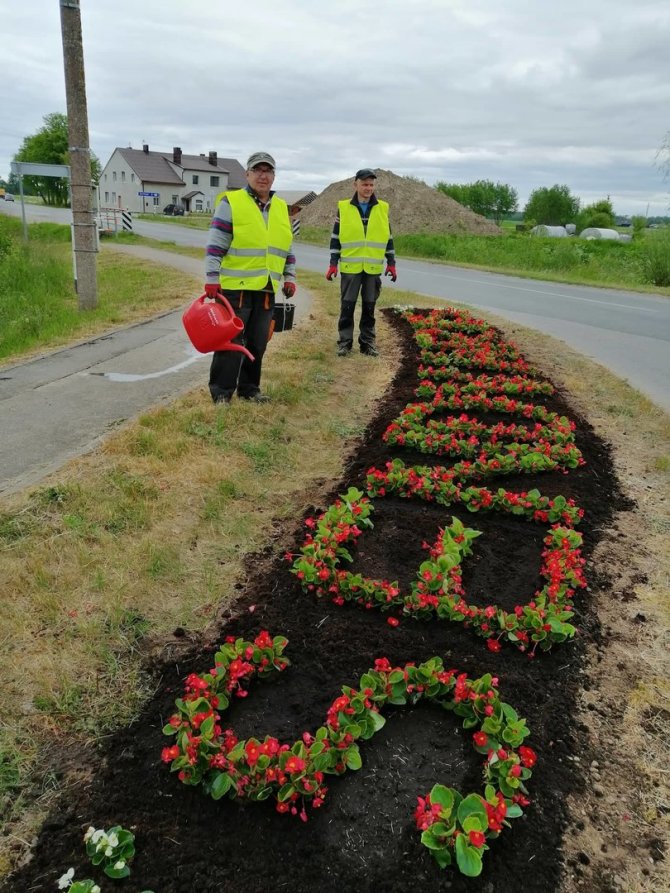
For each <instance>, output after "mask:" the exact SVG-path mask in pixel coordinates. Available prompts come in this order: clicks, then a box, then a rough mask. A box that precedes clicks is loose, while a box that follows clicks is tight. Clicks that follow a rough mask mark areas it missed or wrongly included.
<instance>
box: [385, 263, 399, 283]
mask: <svg viewBox="0 0 670 893" xmlns="http://www.w3.org/2000/svg"><path fill="white" fill-rule="evenodd" d="M384 276H390V277H391V282H395V281H396V279H397V278H398V274H397V273H396V270H395V264H388V265H387V267H386V272H385V273H384Z"/></svg>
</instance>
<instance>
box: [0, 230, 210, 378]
mask: <svg viewBox="0 0 670 893" xmlns="http://www.w3.org/2000/svg"><path fill="white" fill-rule="evenodd" d="M3 246H4V248H3ZM0 262H1V263H2V276H0V361H2V360H5V361H6V360H8V359H10V358H12V359H15V358H17V357H21V356H23V357H25V356H27V355H29V354H32V353H36V352H42V351H43V350H45V349H49V348H54V347H58V346H60V345H63V344H69V343H72V341H73V340H81V339H85V338H88V337H90V336H91V335H94V334H100V333H101V332H103V331H105V330H106V329H110V328H115V327H119V326H123V325H129V324H131V323H133V322H138V321H140V320H143V319H146V318H147V317H149V316H152V315H153V314H155V313H159V312H161V311H163V310H168V309H172V308H175V307H179V306H181V305H182V304H184V303H185V301H186V300H187V298H188V296H189V295H195V294H196V293H197V291H198V285H197V283H196V281H195V280H194V279H193V277H190V276H187V275H185V274H184V273H180V272H179V271H177V270H174V269H171V268H162V267H159V266H156V265H149V264H147V263H146V262H145V261H139V260H138V261H134V260H130V259H128V258H124V257H119V256H118V255H114V254H113V253H112V252H102V253H100V254H99V255H98V259H97V273H98V306H97V307H96V308H95V309H94V310H87V311H85V312H82V311H80V310H79V309H78V306H77V296H76V294H75V291H74V287H73V279H72V249H71V245H70V230H69V227H66V226H61V225H59V224H32V225H31V227H30V241H29V242H28V244H27V245H24V244H22V243H21V241H20V221H17V220H14V219H13V218H8V217H4V216H3V217H0Z"/></svg>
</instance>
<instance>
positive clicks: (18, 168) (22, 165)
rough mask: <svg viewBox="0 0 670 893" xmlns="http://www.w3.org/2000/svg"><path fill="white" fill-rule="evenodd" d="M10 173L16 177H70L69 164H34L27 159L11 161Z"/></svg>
mask: <svg viewBox="0 0 670 893" xmlns="http://www.w3.org/2000/svg"><path fill="white" fill-rule="evenodd" d="M10 167H11V169H12V173H13V174H16V175H17V176H18V177H23V176H32V177H67V178H68V179H69V177H70V165H69V164H34V163H31V162H28V161H12V162H11V163H10Z"/></svg>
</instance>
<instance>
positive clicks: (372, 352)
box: [361, 344, 379, 357]
mask: <svg viewBox="0 0 670 893" xmlns="http://www.w3.org/2000/svg"><path fill="white" fill-rule="evenodd" d="M361 353H362V354H365V356H366V357H378V356H379V351H378V350H377V348H376V347H375V346H374V345H373V344H364V345H362V346H361Z"/></svg>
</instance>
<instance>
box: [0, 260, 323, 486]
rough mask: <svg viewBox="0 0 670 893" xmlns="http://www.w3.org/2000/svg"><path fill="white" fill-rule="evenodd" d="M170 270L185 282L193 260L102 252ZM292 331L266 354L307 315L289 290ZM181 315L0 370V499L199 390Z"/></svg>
mask: <svg viewBox="0 0 670 893" xmlns="http://www.w3.org/2000/svg"><path fill="white" fill-rule="evenodd" d="M106 250H120V251H123V253H126V254H130V255H133V256H135V257H142V258H146V259H147V260H152V261H155V262H156V263H161V264H163V265H166V264H168V265H170V266H173V267H176V268H177V269H180V270H183V271H184V272H186V273H190V274H192V275H193V276H194V277H196V278H195V280H194V281H195V283H196V284H195V287H194V294H193V295H192V296H189V295H185V296H184V299H185V302H186V304H185V306H188V301H189V299H190V298H191V297H193V298H194V297H196V296H197V294H198V293H199V291H200V289H199V288H198V285H197V283H198V281H199V279H200V277H201V273H202V263H201V262H200V261H198V260H195V259H194V258H190V257H183V256H182V255H179V254H167V253H166V252H163V251H156V250H154V249H152V248H147V247H145V246H141V245H137V246H136V245H124V246H116V248H115V247H114V246H110V247H109V249H106ZM295 304H296V310H295V324H294V328H293V331H290V332H286V333H282V334H278V335H276V336H275V337H274V338H273V339H272V341H271V342H270V346H269V351H270V352H272V351H273V350H276V349H278V346H279V349H281V347H280V346H281V344H282V343H283V339H288V338H292V337H296V329H299V327H300V325H301V324H302V322H303V320H304V319H305V318H306V316H307V315H308V313H309V308H310V300H309V293H308V292H306V291H305V290H304V289H301V288H299V289H298V293H297V298H296V302H295ZM181 315H182V310H181V309H180V310H175V311H172V312H169V313H164V314H161V315H159V316H157V317H154V318H153V319H150V320H148V321H147V322H144V323H140V324H138V325H133V326H128V327H126V328H123V329H115V330H114V331H112V332H109V333H107V334H104V335H100V336H98V337H96V338H92V339H90V340H88V341H84V342H81V343H79V344H74V345H71V346H70V347H67V348H64V349H62V350H56V351H52V352H50V353H48V354H46V355H44V356H41V357H36V358H34V359H32V360H28V361H26V362H23V363H17V364H14V365H9V366H0V496H2V495H3V494H9V493H12V492H15V491H17V490H20V489H23V488H24V487H27V486H30V485H33V484H35V483H37V482H38V481H40V480H41V479H42V478H43V477H45V476H46V475H47V474H50V473H51V472H53V471H56V470H57V469H58V468H60V467H61V466H62V465H63V464H64V463H65V462H67V461H68V459H71V458H74V457H76V456H80V455H82V454H83V453H86V452H88V451H90V450H92V449H94V448H95V447H96V446H97V445H98V444H99V443H100V442H101V440H102V439H103V438H104V437H105V435H107V434H108V433H109V432H110V431H112V430H114V429H116V428H117V427H118V426H119V425H121V424H122V423H124V422H125V421H127V420H128V419H131V418H133V417H135V416H137V415H139V414H140V413H141V412H143V411H145V410H147V409H149V408H150V407H152V406H156V405H158V404H160V403H162V402H167V401H170V400H173V399H174V398H175V397H176V396H177V395H178V394H180V393H182V392H184V391H188V390H191V389H192V388H196V387H202V389H203V391H204V392H206V390H207V379H208V372H209V361H210V355H203V354H200V353H198V352H197V351H196V350H194V348H193V347H192V346H191V344H190V342H189V340H188V338H187V336H186V333H185V332H184V329H183V326H182V324H181Z"/></svg>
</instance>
